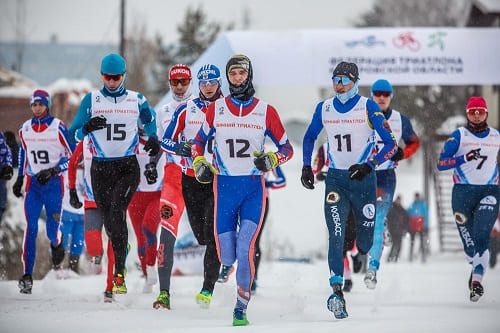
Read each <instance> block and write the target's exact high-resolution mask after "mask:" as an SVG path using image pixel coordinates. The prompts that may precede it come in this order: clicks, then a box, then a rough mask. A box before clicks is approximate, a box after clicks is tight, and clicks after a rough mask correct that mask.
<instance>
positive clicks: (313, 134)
mask: <svg viewBox="0 0 500 333" xmlns="http://www.w3.org/2000/svg"><path fill="white" fill-rule="evenodd" d="M322 109H323V102H320V103H318V105H316V110H315V111H314V114H313V117H312V120H311V123H310V124H309V127H308V128H307V130H306V133H305V134H304V139H303V140H302V164H303V165H309V166H310V165H311V157H312V152H313V149H314V141H316V139H317V137H318V135H319V133H320V132H321V130H322V129H323V119H322V115H321V110H322Z"/></svg>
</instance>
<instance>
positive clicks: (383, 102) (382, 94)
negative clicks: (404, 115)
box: [373, 91, 391, 112]
mask: <svg viewBox="0 0 500 333" xmlns="http://www.w3.org/2000/svg"><path fill="white" fill-rule="evenodd" d="M373 100H374V101H375V103H377V104H378V106H379V107H380V109H381V110H382V111H384V112H385V111H387V109H388V108H389V105H390V104H391V93H390V92H389V91H374V92H373Z"/></svg>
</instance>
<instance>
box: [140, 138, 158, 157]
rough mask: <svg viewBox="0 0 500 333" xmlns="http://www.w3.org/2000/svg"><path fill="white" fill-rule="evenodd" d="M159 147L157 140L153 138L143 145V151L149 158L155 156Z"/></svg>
mask: <svg viewBox="0 0 500 333" xmlns="http://www.w3.org/2000/svg"><path fill="white" fill-rule="evenodd" d="M160 149H161V146H160V143H159V142H158V139H157V138H156V137H154V136H152V137H150V138H149V139H148V141H146V144H145V145H144V151H147V152H148V153H149V154H148V155H149V156H155V155H156V154H158V152H159V151H160Z"/></svg>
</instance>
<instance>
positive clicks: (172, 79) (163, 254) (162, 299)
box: [153, 64, 195, 309]
mask: <svg viewBox="0 0 500 333" xmlns="http://www.w3.org/2000/svg"><path fill="white" fill-rule="evenodd" d="M168 77H169V84H170V90H171V91H172V97H173V100H172V101H171V102H169V103H167V104H165V105H163V106H162V107H161V109H160V111H159V112H158V122H159V124H160V130H159V131H158V133H159V134H160V137H161V138H163V136H164V133H165V130H166V129H167V127H168V125H169V124H170V122H171V121H172V116H173V115H174V112H175V110H176V109H177V107H178V106H179V105H180V104H182V103H185V102H187V101H188V100H190V99H193V98H195V96H194V95H193V94H192V93H191V69H190V68H189V67H188V66H186V65H183V64H177V65H174V66H172V68H170V71H169V73H168ZM183 211H184V199H183V197H182V166H181V158H180V157H179V156H176V155H173V154H168V153H167V154H166V163H165V169H164V176H163V185H162V189H161V198H160V226H161V228H160V229H161V231H160V243H159V246H158V254H157V255H158V277H159V280H160V294H159V295H158V297H157V298H156V301H155V302H154V303H153V308H155V309H158V308H166V309H170V276H171V274H172V266H173V264H174V245H175V240H176V238H177V231H178V227H179V221H180V219H181V216H182V212H183Z"/></svg>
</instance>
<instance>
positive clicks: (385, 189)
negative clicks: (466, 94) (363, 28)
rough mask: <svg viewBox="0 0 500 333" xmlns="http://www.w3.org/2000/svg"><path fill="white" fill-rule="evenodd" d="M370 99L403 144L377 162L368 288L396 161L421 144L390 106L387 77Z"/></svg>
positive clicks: (374, 87) (379, 250)
mask: <svg viewBox="0 0 500 333" xmlns="http://www.w3.org/2000/svg"><path fill="white" fill-rule="evenodd" d="M371 95H372V99H373V100H374V101H375V103H377V105H378V106H379V107H380V109H381V110H382V111H383V113H384V117H385V119H386V120H387V122H388V123H389V126H390V127H391V130H392V133H393V134H394V137H395V139H396V143H398V144H400V143H399V142H400V141H403V142H404V144H405V146H404V148H401V147H400V146H398V150H397V152H396V154H394V155H393V156H392V157H391V158H390V159H389V160H387V161H385V162H384V163H382V164H380V165H379V166H377V170H376V172H375V173H376V175H377V207H376V214H375V229H374V231H373V245H372V247H371V249H370V252H369V255H370V257H369V264H368V269H367V271H366V275H365V278H364V282H365V284H366V287H367V288H368V289H374V288H375V286H376V285H377V271H378V269H379V267H380V258H381V257H382V249H383V248H384V231H385V217H386V216H387V213H388V212H389V209H390V208H391V205H392V200H393V198H394V191H395V189H396V172H395V169H396V167H397V166H398V163H399V161H401V160H403V159H406V158H409V157H410V156H412V155H413V154H415V152H416V151H417V149H418V147H420V141H419V140H418V137H417V135H416V134H415V132H414V131H413V127H412V126H411V123H410V120H409V119H408V118H407V117H406V116H404V115H403V114H401V113H400V112H399V111H396V110H394V109H392V108H391V107H390V104H391V101H392V98H393V97H394V93H393V91H392V85H391V84H390V83H389V81H387V80H383V79H380V80H377V81H375V82H374V83H373V85H372V88H371ZM376 140H377V145H376V148H377V151H378V150H379V149H380V148H381V147H379V145H381V144H383V141H382V140H381V139H380V136H379V135H378V134H377V138H376Z"/></svg>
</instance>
